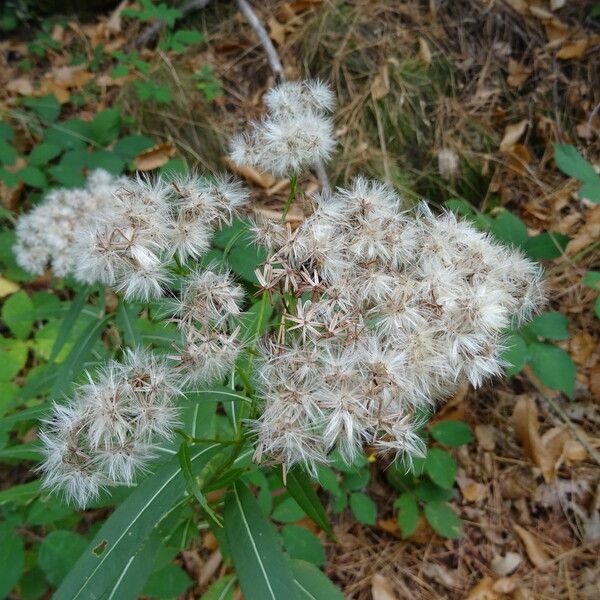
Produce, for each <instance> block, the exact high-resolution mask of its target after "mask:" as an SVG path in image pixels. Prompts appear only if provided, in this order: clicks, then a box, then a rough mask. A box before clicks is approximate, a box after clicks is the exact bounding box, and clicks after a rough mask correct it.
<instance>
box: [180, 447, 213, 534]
mask: <svg viewBox="0 0 600 600" xmlns="http://www.w3.org/2000/svg"><path fill="white" fill-rule="evenodd" d="M177 456H178V457H179V465H180V466H181V472H182V473H183V476H184V477H185V483H186V486H187V490H188V492H189V493H190V494H191V495H192V496H194V497H195V498H196V500H198V503H199V504H200V506H201V507H202V508H203V510H204V512H205V513H206V514H207V516H208V517H209V518H210V519H212V521H213V522H214V523H215V525H217V526H219V527H223V523H222V522H221V519H219V517H218V516H217V515H216V514H215V513H214V511H213V509H212V508H211V507H210V504H209V503H208V501H207V500H206V497H205V496H204V494H203V493H202V490H201V489H200V486H199V485H198V481H197V480H196V478H195V477H194V474H193V472H192V462H191V460H190V448H189V446H188V445H187V442H185V441H183V442H181V445H180V446H179V452H178V453H177Z"/></svg>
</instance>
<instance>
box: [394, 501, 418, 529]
mask: <svg viewBox="0 0 600 600" xmlns="http://www.w3.org/2000/svg"><path fill="white" fill-rule="evenodd" d="M394 506H395V507H396V508H397V509H398V517H397V520H398V525H399V527H400V531H402V537H403V538H407V537H409V536H411V535H412V534H413V533H414V531H415V529H416V528H417V523H418V520H419V505H418V504H417V501H416V499H415V497H414V496H413V495H412V494H410V493H408V492H406V493H404V494H400V496H398V499H397V500H396V501H395V502H394Z"/></svg>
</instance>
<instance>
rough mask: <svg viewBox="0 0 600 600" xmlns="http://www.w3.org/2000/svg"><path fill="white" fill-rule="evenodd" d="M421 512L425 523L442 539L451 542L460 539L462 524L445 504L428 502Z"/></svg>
mask: <svg viewBox="0 0 600 600" xmlns="http://www.w3.org/2000/svg"><path fill="white" fill-rule="evenodd" d="M423 512H424V514H425V518H426V519H427V522H428V523H429V524H430V525H431V527H432V528H433V529H434V531H435V532H436V533H438V534H439V535H441V536H442V537H445V538H448V539H451V540H457V539H459V538H461V537H462V522H461V520H460V518H459V517H458V515H457V514H456V513H455V512H454V511H453V510H452V509H451V508H450V505H449V504H447V503H446V502H428V503H427V504H425V508H424V509H423Z"/></svg>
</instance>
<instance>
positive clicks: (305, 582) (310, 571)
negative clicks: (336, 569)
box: [283, 559, 344, 600]
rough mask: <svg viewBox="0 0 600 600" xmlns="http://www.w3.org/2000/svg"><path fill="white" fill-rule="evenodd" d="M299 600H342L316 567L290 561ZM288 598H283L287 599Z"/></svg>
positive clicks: (338, 591)
mask: <svg viewBox="0 0 600 600" xmlns="http://www.w3.org/2000/svg"><path fill="white" fill-rule="evenodd" d="M290 564H291V567H292V573H293V575H294V581H295V583H296V588H297V590H298V592H299V598H300V600H344V595H343V594H342V592H340V590H339V588H337V587H336V586H335V585H333V583H332V582H331V581H330V580H329V578H328V577H327V576H326V575H325V574H324V573H323V572H322V571H320V570H319V569H317V567H315V566H314V565H311V564H310V563H308V562H306V561H304V560H298V559H294V560H291V561H290ZM288 597H289V596H283V598H286V600H287V598H288Z"/></svg>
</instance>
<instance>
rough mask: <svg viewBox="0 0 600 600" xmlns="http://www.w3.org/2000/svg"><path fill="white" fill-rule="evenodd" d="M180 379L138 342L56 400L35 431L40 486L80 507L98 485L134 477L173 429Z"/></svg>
mask: <svg viewBox="0 0 600 600" xmlns="http://www.w3.org/2000/svg"><path fill="white" fill-rule="evenodd" d="M179 390H180V387H179V381H178V379H177V378H176V374H175V371H174V370H173V367H172V366H170V365H169V364H168V363H167V362H166V359H162V358H159V357H157V356H154V355H152V354H150V353H149V352H148V351H145V350H142V349H139V348H138V349H136V350H132V351H129V352H128V353H127V354H126V356H125V361H124V362H123V363H118V362H116V361H110V362H109V363H107V364H106V365H105V367H104V368H103V369H102V370H101V371H100V372H99V373H98V374H97V376H96V377H95V378H92V377H91V376H89V375H88V382H87V383H85V384H83V385H81V386H79V387H78V388H77V389H76V391H75V394H74V396H73V398H72V400H70V401H69V402H67V403H66V404H64V405H59V404H56V405H54V407H53V410H52V414H51V416H50V418H49V419H48V420H47V421H46V422H45V426H44V428H43V429H42V431H41V432H40V434H39V437H40V441H41V443H42V452H43V454H44V457H45V458H44V461H43V463H42V464H41V465H40V467H39V469H40V470H41V471H42V472H43V474H44V479H43V481H44V486H45V487H48V488H50V489H52V490H56V491H60V492H62V493H64V495H65V497H66V499H67V501H69V502H74V503H75V504H77V505H78V506H80V507H85V506H86V505H87V504H88V503H89V502H90V501H91V500H93V499H95V498H96V497H97V496H98V494H99V492H100V491H101V489H103V488H105V487H110V486H113V485H119V484H126V485H130V484H132V483H133V482H134V480H135V477H136V474H137V473H139V472H141V471H144V470H145V468H146V466H147V464H148V463H149V462H150V461H151V460H152V459H153V458H154V456H155V454H156V448H157V444H158V443H160V441H162V440H168V439H170V438H171V437H172V436H173V429H174V427H176V426H177V424H178V409H177V407H176V405H175V398H176V396H177V395H178V394H179Z"/></svg>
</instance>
